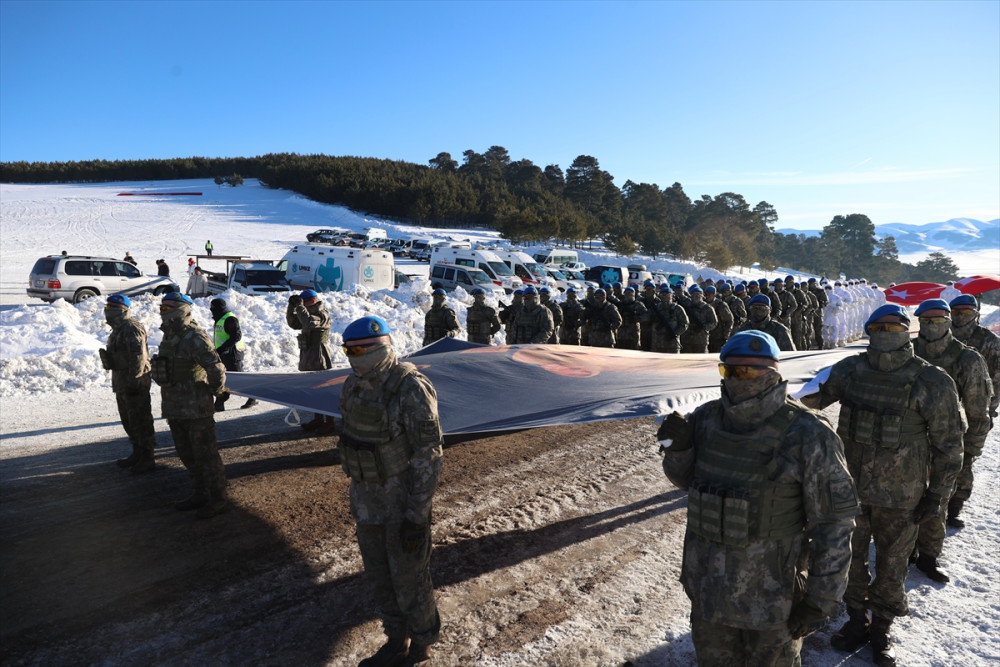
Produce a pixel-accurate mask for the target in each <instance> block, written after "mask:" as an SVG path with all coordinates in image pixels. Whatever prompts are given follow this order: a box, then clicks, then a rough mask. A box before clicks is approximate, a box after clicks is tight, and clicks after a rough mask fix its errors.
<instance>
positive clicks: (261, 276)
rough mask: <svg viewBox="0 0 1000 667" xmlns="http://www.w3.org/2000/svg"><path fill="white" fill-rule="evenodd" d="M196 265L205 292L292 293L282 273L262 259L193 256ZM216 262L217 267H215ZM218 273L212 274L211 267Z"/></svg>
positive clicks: (233, 256) (270, 262)
mask: <svg viewBox="0 0 1000 667" xmlns="http://www.w3.org/2000/svg"><path fill="white" fill-rule="evenodd" d="M192 257H194V260H195V266H197V267H199V268H200V269H201V270H202V271H203V272H204V273H205V276H206V278H207V279H208V293H209V294H221V293H222V292H225V291H226V290H230V289H231V290H233V291H234V292H239V293H240V294H249V295H251V296H252V295H255V294H270V293H271V292H291V291H292V288H291V286H289V284H288V280H286V279H285V271H284V269H281V268H279V267H277V266H275V262H272V261H270V260H264V259H249V258H247V257H243V256H241V255H192ZM221 262H225V263H226V269H225V271H224V272H223V271H222V270H221V268H222V267H221ZM216 263H218V265H216ZM216 266H218V268H219V269H220V270H218V271H213V270H212V269H213V268H216Z"/></svg>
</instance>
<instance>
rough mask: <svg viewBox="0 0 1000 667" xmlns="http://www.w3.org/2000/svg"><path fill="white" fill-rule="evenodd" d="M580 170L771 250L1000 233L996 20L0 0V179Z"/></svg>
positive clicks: (650, 7)
mask: <svg viewBox="0 0 1000 667" xmlns="http://www.w3.org/2000/svg"><path fill="white" fill-rule="evenodd" d="M493 145H498V146H503V147H505V148H506V149H507V150H508V151H509V153H510V155H511V157H512V158H513V159H528V160H531V161H532V162H534V163H535V164H537V165H539V166H541V167H544V166H545V165H548V164H558V165H559V166H560V167H562V168H563V169H564V170H565V169H566V168H567V167H569V165H570V164H571V163H572V162H573V160H574V158H576V157H577V156H578V155H590V156H593V157H595V158H597V159H598V161H599V162H600V165H601V167H602V168H603V169H605V170H607V171H608V172H610V173H611V174H612V175H613V176H614V177H615V183H616V184H617V185H618V186H619V187H620V186H622V185H623V184H624V183H625V181H626V180H630V179H631V180H632V181H634V182H644V183H656V184H657V185H659V186H660V187H661V188H664V187H667V186H669V185H671V184H672V183H674V182H679V183H681V184H682V185H683V186H684V190H685V192H687V193H688V195H689V196H691V197H692V198H698V197H700V196H701V195H703V194H708V195H712V196H714V195H717V194H719V193H722V192H737V193H739V194H742V195H743V196H744V197H745V198H746V199H747V200H748V201H749V202H750V204H751V205H754V204H756V203H757V202H759V201H762V200H763V201H767V202H769V203H771V204H772V205H773V206H775V208H776V209H777V211H778V214H779V216H780V221H779V222H778V225H777V227H778V228H782V227H796V228H800V229H809V228H819V227H822V226H823V225H825V224H827V223H829V221H830V219H831V218H832V217H833V216H834V215H838V214H849V213H865V214H867V215H868V216H869V217H870V218H871V219H872V221H873V222H874V223H875V224H883V223H889V222H905V223H913V224H923V223H927V222H936V221H941V220H946V219H949V218H953V217H971V218H977V219H980V220H989V219H993V218H997V217H1000V2H997V1H996V0H983V1H973V2H962V1H951V2H930V1H921V2H905V1H892V2H860V1H857V2H790V1H788V2H721V1H720V2H570V1H565V2H416V1H412V2H358V3H355V2H237V1H231V2H183V1H175V2H125V1H121V2H86V1H79V0H74V1H70V2H45V1H32V2H24V1H20V0H0V161H16V160H27V161H43V162H48V161H69V160H90V159H107V160H116V159H143V158H172V157H186V156H192V155H198V156H206V157H223V156H230V157H232V156H253V155H260V154H264V153H271V152H295V153H325V154H328V155H358V156H366V157H378V158H390V159H396V160H405V161H409V162H416V163H420V164H426V163H427V161H428V160H429V159H431V158H432V157H434V156H435V155H437V154H438V153H439V152H442V151H443V152H448V153H451V155H452V157H453V158H454V159H456V160H458V161H461V160H462V153H463V151H465V150H469V149H471V150H474V151H476V152H480V153H481V152H483V151H485V150H486V149H488V148H489V147H490V146H493Z"/></svg>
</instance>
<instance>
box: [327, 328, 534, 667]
mask: <svg viewBox="0 0 1000 667" xmlns="http://www.w3.org/2000/svg"><path fill="white" fill-rule="evenodd" d="M543 310H544V309H543ZM546 312H548V311H546ZM390 333H392V332H391V331H390V329H389V325H388V324H386V322H385V320H383V319H382V318H381V317H375V316H368V317H362V318H361V319H359V320H355V321H354V322H352V323H351V324H349V325H348V326H347V328H346V329H344V353H345V354H346V355H347V360H348V361H349V362H350V364H351V369H352V370H353V371H354V373H353V374H351V375H349V376H348V377H347V380H346V381H345V382H344V387H343V390H342V391H341V393H340V413H341V414H342V415H343V425H342V429H341V434H340V441H339V443H338V447H337V448H338V450H339V451H340V461H341V466H342V467H343V469H344V472H345V473H347V475H348V476H349V477H350V478H351V488H350V499H351V514H352V515H353V516H354V520H355V522H356V523H357V528H356V534H357V537H358V547H359V549H360V550H361V558H362V560H363V561H364V566H365V576H366V578H367V579H368V580H369V581H370V582H371V584H372V587H373V589H374V594H375V612H376V614H377V615H378V616H379V618H380V619H381V620H382V626H383V630H384V631H385V634H386V637H387V640H386V643H385V644H384V645H383V646H382V647H381V648H380V649H379V650H378V651H377V652H376V653H375V654H374V655H372V656H371V657H369V658H365V659H364V660H362V661H361V663H360V665H359V667H376V666H384V665H401V664H403V663H404V661H405V664H406V665H408V666H409V665H413V666H416V665H420V666H425V665H429V664H430V647H431V645H432V644H434V643H435V642H437V641H438V638H439V636H440V634H441V618H440V616H439V615H438V610H437V604H436V603H435V601H434V587H433V583H432V582H431V574H430V557H431V501H432V499H433V497H434V492H435V490H436V489H437V484H438V478H439V477H440V475H441V463H442V456H443V441H442V437H441V423H440V420H439V418H438V407H437V393H436V392H435V391H434V387H433V386H432V385H431V383H430V381H429V380H428V379H427V378H426V377H425V376H424V375H422V374H421V373H420V372H419V371H418V370H417V368H416V366H414V365H413V364H410V363H407V362H401V361H399V360H398V359H397V358H396V353H395V352H394V350H393V349H392V341H391V339H390V338H389V334H390ZM373 406H375V407H373Z"/></svg>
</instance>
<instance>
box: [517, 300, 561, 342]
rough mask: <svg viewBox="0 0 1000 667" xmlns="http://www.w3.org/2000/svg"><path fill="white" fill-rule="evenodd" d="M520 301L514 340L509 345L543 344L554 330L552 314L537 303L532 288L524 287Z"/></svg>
mask: <svg viewBox="0 0 1000 667" xmlns="http://www.w3.org/2000/svg"><path fill="white" fill-rule="evenodd" d="M521 299H522V301H523V303H522V304H521V309H520V310H519V311H518V312H517V320H516V321H515V322H514V340H513V342H512V343H511V344H512V345H524V344H525V343H545V342H546V341H548V340H549V338H550V337H551V336H552V331H553V329H554V326H553V324H552V313H551V312H550V311H549V309H548V308H546V307H545V306H542V305H541V304H539V303H538V290H536V289H535V288H534V287H525V288H524V290H523V291H522V293H521Z"/></svg>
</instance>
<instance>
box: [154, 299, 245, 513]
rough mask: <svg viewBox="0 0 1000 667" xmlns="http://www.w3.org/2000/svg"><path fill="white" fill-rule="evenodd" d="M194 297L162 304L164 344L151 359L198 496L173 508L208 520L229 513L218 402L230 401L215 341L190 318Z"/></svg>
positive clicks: (179, 452) (172, 431)
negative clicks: (217, 436)
mask: <svg viewBox="0 0 1000 667" xmlns="http://www.w3.org/2000/svg"><path fill="white" fill-rule="evenodd" d="M193 303H194V302H193V301H192V300H191V297H188V296H185V295H183V294H178V293H177V292H170V293H169V294H167V295H166V296H164V297H163V301H162V302H161V303H160V316H161V318H162V319H163V324H161V325H160V329H161V330H162V331H163V340H162V341H161V342H160V349H159V350H158V351H157V354H156V356H155V357H153V359H152V374H153V380H154V381H155V382H156V383H157V384H158V385H160V396H161V400H162V409H163V416H164V417H166V419H167V424H168V425H169V426H170V435H171V436H172V437H173V439H174V447H175V448H176V449H177V456H178V457H179V458H180V460H181V462H182V463H183V464H184V467H185V468H187V470H188V474H189V475H190V477H191V484H192V486H193V487H194V493H193V494H192V495H191V497H189V498H187V499H185V500H182V501H180V502H179V503H177V504H176V505H175V507H176V508H177V509H178V510H181V511H187V510H195V509H196V510H198V518H201V519H207V518H211V517H213V516H215V515H216V514H220V513H222V512H225V511H226V510H227V509H228V507H229V502H228V499H227V497H226V470H225V468H223V466H222V458H221V457H220V456H219V450H218V446H217V444H216V440H215V399H216V397H217V396H226V395H228V393H229V390H228V389H226V367H225V366H223V364H222V360H220V359H219V355H218V354H217V353H216V352H215V346H214V345H212V339H211V338H209V336H208V334H207V333H205V331H204V330H202V329H201V327H199V326H198V325H197V324H195V322H194V320H193V319H192V317H191V306H192V305H193Z"/></svg>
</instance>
